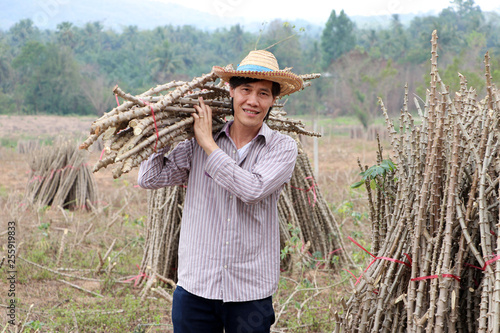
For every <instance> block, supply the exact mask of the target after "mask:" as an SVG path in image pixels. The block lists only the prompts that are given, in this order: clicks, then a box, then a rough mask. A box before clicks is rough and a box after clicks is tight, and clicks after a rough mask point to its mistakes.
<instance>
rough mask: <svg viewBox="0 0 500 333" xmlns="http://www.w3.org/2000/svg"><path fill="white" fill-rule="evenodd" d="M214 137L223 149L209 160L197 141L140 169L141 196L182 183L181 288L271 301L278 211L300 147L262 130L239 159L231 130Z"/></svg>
mask: <svg viewBox="0 0 500 333" xmlns="http://www.w3.org/2000/svg"><path fill="white" fill-rule="evenodd" d="M231 124H232V122H229V123H227V124H226V125H225V126H224V128H223V129H222V130H221V131H220V132H218V133H217V134H216V135H214V139H215V142H216V143H217V145H218V146H219V148H220V149H217V150H215V151H213V152H212V153H211V154H210V155H209V156H207V154H206V153H205V151H204V150H203V149H202V148H201V147H200V146H199V145H198V143H197V142H196V139H194V138H193V139H191V140H186V141H184V142H181V143H179V144H178V145H177V146H176V147H175V148H174V149H173V150H172V152H171V153H169V154H168V155H167V156H166V157H165V156H164V153H161V152H160V153H158V154H153V155H152V156H151V157H150V158H149V159H148V160H147V161H144V162H142V164H141V166H140V170H139V177H138V183H139V185H140V186H141V187H143V188H148V189H157V188H160V187H163V186H171V185H182V184H185V183H186V182H187V184H188V187H187V191H186V198H185V202H184V210H183V214H182V223H181V232H180V240H179V267H178V285H180V286H182V287H183V288H184V289H186V290H187V291H189V292H190V293H192V294H195V295H197V296H200V297H204V298H208V299H217V300H223V301H224V302H243V301H251V300H257V299H262V298H266V297H268V296H271V295H272V294H273V293H274V292H275V291H276V289H277V287H278V281H279V273H280V270H279V268H280V232H279V221H278V210H277V203H278V198H279V195H280V193H281V190H282V188H283V185H284V184H285V183H286V182H288V181H289V180H290V178H291V176H292V173H293V169H294V167H295V160H296V157H297V144H296V142H295V141H294V140H293V139H292V138H291V137H289V136H287V135H285V134H282V133H280V132H277V131H273V130H271V129H270V128H269V127H268V126H267V125H266V124H263V125H262V127H261V129H260V131H259V133H258V135H257V136H256V137H255V138H254V139H253V140H252V141H251V142H250V145H249V147H248V149H246V150H244V151H243V152H242V154H241V156H240V155H239V154H238V150H237V149H236V145H235V144H234V142H233V141H232V140H231V138H230V137H229V126H230V125H231Z"/></svg>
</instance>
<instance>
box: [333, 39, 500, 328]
mask: <svg viewBox="0 0 500 333" xmlns="http://www.w3.org/2000/svg"><path fill="white" fill-rule="evenodd" d="M431 44H432V52H431V53H432V57H431V73H430V74H431V81H430V88H429V89H428V91H427V96H426V101H425V108H424V110H422V108H421V107H420V106H419V102H418V101H417V100H416V99H415V104H416V105H417V111H418V113H419V115H418V121H417V119H414V118H413V116H412V115H411V114H410V112H409V111H408V93H407V92H406V95H405V104H404V107H403V109H402V110H401V116H400V120H399V126H397V125H396V126H395V125H394V124H393V122H392V121H391V120H390V119H389V117H388V116H387V111H386V109H385V107H384V105H383V103H382V102H381V106H382V110H383V111H384V114H385V115H386V123H387V125H388V126H387V127H388V130H389V132H390V136H391V145H392V151H393V156H392V157H391V159H392V161H393V162H394V164H395V165H396V169H395V170H390V169H387V170H386V171H387V172H386V173H382V172H381V173H379V174H376V175H374V176H373V177H367V178H366V179H365V182H366V188H367V192H368V201H369V206H370V213H371V214H370V215H371V221H372V232H373V233H372V236H373V237H372V246H371V249H370V250H367V249H365V250H366V251H367V252H369V253H370V254H371V255H372V258H370V259H371V262H370V263H369V264H368V263H367V265H366V266H365V267H363V269H362V270H361V271H360V272H359V276H357V277H356V279H353V281H355V282H353V285H354V286H353V287H354V291H353V294H352V295H351V297H350V299H349V300H347V301H343V302H342V303H343V307H344V310H343V311H342V314H339V315H338V317H337V319H338V322H339V325H337V329H338V331H340V330H341V329H343V330H344V331H345V332H354V331H355V332H424V331H425V332H427V333H431V332H495V333H498V332H499V330H500V223H499V213H500V210H499V197H500V191H499V179H500V154H499V143H500V127H499V125H500V124H499V121H500V91H499V90H497V88H496V87H495V86H494V85H493V84H492V78H491V70H490V64H489V63H490V58H489V55H488V54H486V56H485V61H484V63H485V76H486V96H485V97H484V99H479V98H478V96H477V93H476V91H475V90H474V89H472V88H469V87H468V86H467V81H466V78H465V77H464V76H462V75H460V74H459V75H458V76H459V77H460V80H461V81H460V82H461V88H460V89H459V91H457V92H456V93H454V95H453V96H450V92H449V89H448V87H447V86H446V85H445V84H444V82H442V80H441V78H440V76H439V72H438V68H437V57H438V55H437V34H436V31H434V32H433V34H432V40H431ZM398 127H399V128H398ZM396 128H398V130H397V131H396ZM382 162H383V157H382V150H381V149H379V163H380V164H379V165H382ZM361 169H362V171H363V172H364V171H366V170H368V169H369V168H368V167H367V166H361ZM370 183H373V184H376V186H372V187H370ZM360 251H362V250H361V249H360Z"/></svg>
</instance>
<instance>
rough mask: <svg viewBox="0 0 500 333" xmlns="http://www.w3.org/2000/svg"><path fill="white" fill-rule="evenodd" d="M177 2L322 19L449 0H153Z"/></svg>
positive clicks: (485, 0)
mask: <svg viewBox="0 0 500 333" xmlns="http://www.w3.org/2000/svg"><path fill="white" fill-rule="evenodd" d="M156 1H161V2H171V3H177V4H181V5H183V6H186V7H190V8H194V9H197V10H200V11H204V12H208V13H211V14H215V15H218V16H220V17H234V16H244V17H245V18H253V17H255V18H259V19H261V20H262V19H274V18H281V19H284V20H293V19H297V18H302V19H306V20H309V21H312V22H317V23H324V22H326V21H327V20H328V17H329V16H330V13H331V12H332V10H333V9H335V11H336V12H337V13H339V12H340V11H341V10H344V12H345V13H346V14H347V15H348V16H350V17H351V16H355V15H361V16H374V15H392V14H408V13H414V14H418V13H428V12H430V11H434V12H435V13H436V14H437V13H439V12H440V11H441V10H442V9H444V8H447V7H449V6H450V4H451V2H450V1H449V0H342V1H341V0H287V1H276V0H188V1H186V0H156ZM474 2H475V4H476V5H479V7H481V10H482V11H483V12H484V11H493V10H495V11H497V12H500V1H498V0H475V1H474Z"/></svg>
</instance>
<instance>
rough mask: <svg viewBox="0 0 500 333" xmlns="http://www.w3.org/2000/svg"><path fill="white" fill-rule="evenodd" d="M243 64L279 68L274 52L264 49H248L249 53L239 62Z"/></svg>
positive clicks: (271, 68)
mask: <svg viewBox="0 0 500 333" xmlns="http://www.w3.org/2000/svg"><path fill="white" fill-rule="evenodd" d="M244 65H256V66H261V67H265V68H269V69H270V70H272V71H278V70H279V65H278V60H276V57H275V56H274V54H272V53H271V52H269V51H264V50H255V51H250V53H249V54H248V55H247V56H246V57H245V58H244V59H243V60H242V61H241V62H240V64H239V66H244Z"/></svg>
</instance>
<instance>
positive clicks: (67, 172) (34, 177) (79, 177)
mask: <svg viewBox="0 0 500 333" xmlns="http://www.w3.org/2000/svg"><path fill="white" fill-rule="evenodd" d="M28 154H29V156H28V163H29V166H30V169H31V172H30V176H29V180H28V184H27V186H26V197H27V199H28V200H29V201H30V202H31V203H33V204H34V205H36V206H38V207H43V206H55V207H57V206H60V207H62V208H65V209H86V210H90V209H91V208H92V207H93V206H95V205H96V204H97V186H96V183H95V180H94V175H93V174H92V173H91V172H90V169H89V167H88V165H87V154H86V152H82V151H81V150H79V149H78V147H77V145H76V144H75V143H74V142H72V141H62V140H57V141H56V142H55V143H54V144H53V145H52V146H41V147H39V148H37V149H33V150H31V151H29V152H28Z"/></svg>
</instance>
